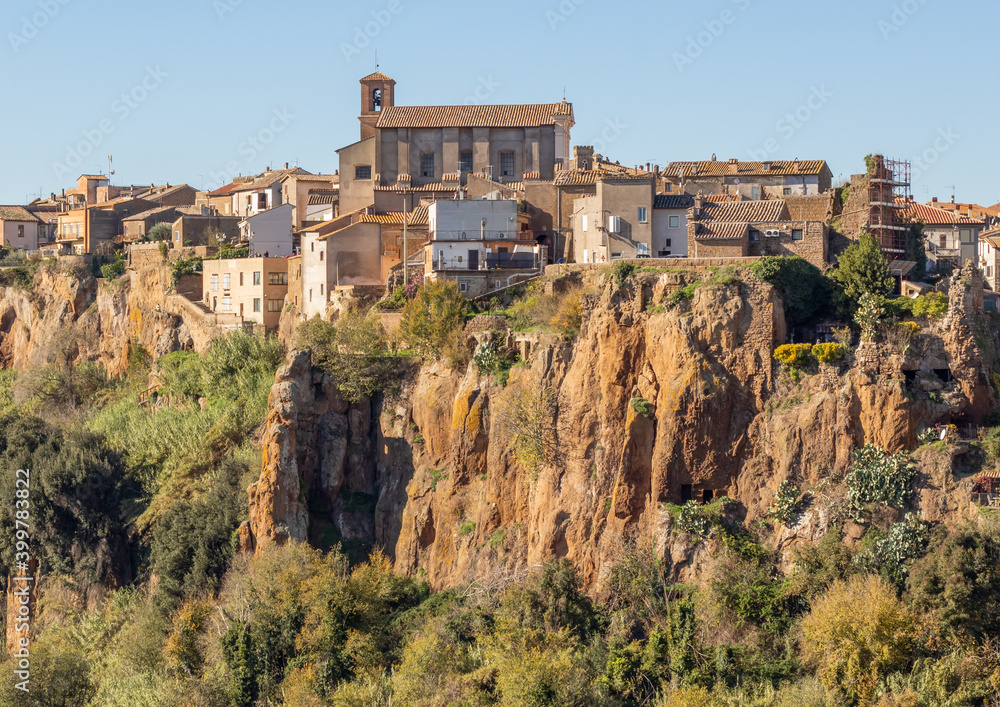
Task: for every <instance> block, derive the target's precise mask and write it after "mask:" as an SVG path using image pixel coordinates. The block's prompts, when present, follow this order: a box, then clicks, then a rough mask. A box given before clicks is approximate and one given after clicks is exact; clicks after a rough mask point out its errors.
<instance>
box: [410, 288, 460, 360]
mask: <svg viewBox="0 0 1000 707" xmlns="http://www.w3.org/2000/svg"><path fill="white" fill-rule="evenodd" d="M467 309H468V302H467V301H466V299H465V298H464V297H463V296H462V293H461V292H460V291H459V289H458V285H457V284H456V283H454V282H445V281H443V280H435V281H434V282H430V283H428V284H425V285H424V286H423V287H421V288H420V291H419V292H418V293H417V296H416V297H414V298H413V299H412V300H410V301H409V302H407V303H406V306H405V307H404V308H403V320H402V323H401V324H400V333H401V334H402V335H403V337H404V338H405V339H406V341H407V342H408V343H409V345H410V346H411V347H413V348H414V349H415V350H416V351H418V352H419V353H420V354H422V355H424V356H428V357H433V358H438V357H439V356H440V355H441V353H442V352H443V351H444V350H445V347H446V346H447V345H448V342H449V339H451V338H452V337H453V336H454V335H455V332H456V331H458V330H459V329H460V327H462V325H463V324H464V322H465V314H466V311H467Z"/></svg>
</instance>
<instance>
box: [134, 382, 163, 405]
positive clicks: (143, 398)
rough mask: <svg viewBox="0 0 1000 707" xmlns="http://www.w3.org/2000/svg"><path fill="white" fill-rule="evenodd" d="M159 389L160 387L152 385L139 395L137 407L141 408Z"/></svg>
mask: <svg viewBox="0 0 1000 707" xmlns="http://www.w3.org/2000/svg"><path fill="white" fill-rule="evenodd" d="M159 389H160V386H158V385H154V386H151V387H149V388H146V389H145V390H144V391H142V392H141V393H139V405H140V406H142V405H145V404H146V403H148V402H149V401H150V400H151V399H152V397H153V395H155V394H156V391H158V390H159Z"/></svg>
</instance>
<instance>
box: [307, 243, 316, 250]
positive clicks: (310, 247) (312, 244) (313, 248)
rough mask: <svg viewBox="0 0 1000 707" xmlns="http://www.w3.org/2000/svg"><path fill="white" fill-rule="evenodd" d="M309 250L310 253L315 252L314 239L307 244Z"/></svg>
mask: <svg viewBox="0 0 1000 707" xmlns="http://www.w3.org/2000/svg"><path fill="white" fill-rule="evenodd" d="M309 252H310V253H315V252H316V241H313V242H312V243H310V244H309Z"/></svg>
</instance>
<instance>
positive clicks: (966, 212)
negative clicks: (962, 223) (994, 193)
mask: <svg viewBox="0 0 1000 707" xmlns="http://www.w3.org/2000/svg"><path fill="white" fill-rule="evenodd" d="M927 206H930V207H932V208H933V207H937V208H939V209H944V210H945V211H951V212H953V213H957V214H959V215H962V216H968V217H970V218H978V219H984V220H985V219H986V218H987V217H990V216H994V217H995V216H1000V211H998V210H997V209H994V208H993V207H990V206H980V205H979V204H953V203H951V202H949V201H944V202H941V201H929V202H927Z"/></svg>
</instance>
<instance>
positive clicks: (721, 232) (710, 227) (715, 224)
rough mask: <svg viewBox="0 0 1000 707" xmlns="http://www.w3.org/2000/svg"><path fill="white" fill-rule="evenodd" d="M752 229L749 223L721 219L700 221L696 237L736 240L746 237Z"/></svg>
mask: <svg viewBox="0 0 1000 707" xmlns="http://www.w3.org/2000/svg"><path fill="white" fill-rule="evenodd" d="M749 230H750V224H748V223H732V222H721V221H699V222H698V223H697V224H696V226H695V233H694V236H695V238H706V239H710V238H714V239H720V240H723V239H724V240H734V239H740V238H745V237H746V236H747V232H748V231H749Z"/></svg>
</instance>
